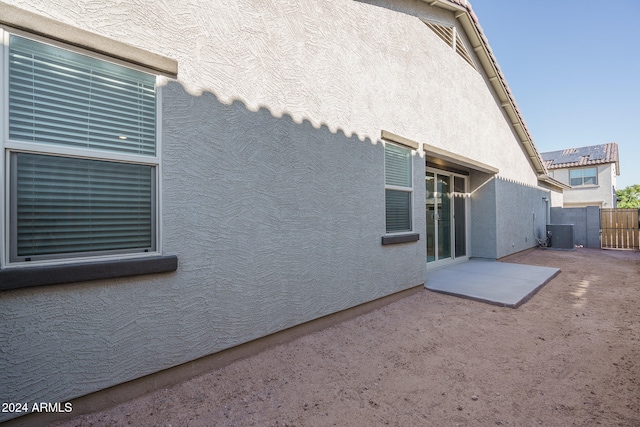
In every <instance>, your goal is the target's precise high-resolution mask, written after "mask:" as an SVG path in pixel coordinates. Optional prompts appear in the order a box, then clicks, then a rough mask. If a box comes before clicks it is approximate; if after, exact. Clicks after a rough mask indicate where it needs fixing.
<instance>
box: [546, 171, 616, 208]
mask: <svg viewBox="0 0 640 427" xmlns="http://www.w3.org/2000/svg"><path fill="white" fill-rule="evenodd" d="M587 168H596V169H597V170H598V184H597V185H584V186H574V187H572V188H571V189H570V190H565V191H564V205H565V206H566V207H580V206H588V205H589V206H600V207H603V208H612V207H614V206H613V200H614V197H615V192H614V187H615V185H616V183H615V178H616V174H615V163H609V164H605V165H593V166H581V167H579V168H567V169H555V170H554V171H553V172H554V177H555V179H557V180H558V181H560V182H562V183H565V184H569V183H570V179H569V171H570V170H571V169H587ZM605 203H606V205H605Z"/></svg>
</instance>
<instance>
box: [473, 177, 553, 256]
mask: <svg viewBox="0 0 640 427" xmlns="http://www.w3.org/2000/svg"><path fill="white" fill-rule="evenodd" d="M471 178H472V179H471V183H472V188H474V189H473V190H472V193H471V239H472V240H471V256H472V257H478V258H490V259H496V258H502V257H504V256H507V255H510V254H512V253H515V252H519V251H522V250H525V249H528V248H532V247H534V246H537V240H536V238H542V237H544V235H545V225H546V223H547V219H548V216H549V212H548V211H547V209H548V206H547V202H546V201H545V200H544V199H543V198H547V199H550V197H551V192H550V191H549V190H546V189H543V188H539V187H531V186H527V185H524V184H521V183H518V182H512V181H508V180H505V179H501V178H494V177H490V178H487V176H486V175H485V174H479V173H476V174H474V175H472V177H471Z"/></svg>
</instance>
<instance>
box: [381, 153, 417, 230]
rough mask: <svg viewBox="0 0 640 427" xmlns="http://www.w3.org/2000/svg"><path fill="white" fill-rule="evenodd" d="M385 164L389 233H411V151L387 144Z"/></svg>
mask: <svg viewBox="0 0 640 427" xmlns="http://www.w3.org/2000/svg"><path fill="white" fill-rule="evenodd" d="M384 162H385V163H384V165H385V205H386V227H387V233H397V232H404V231H411V230H412V215H411V204H412V197H413V179H412V173H411V150H409V149H407V148H404V147H399V146H397V145H393V144H390V143H386V144H385V148H384Z"/></svg>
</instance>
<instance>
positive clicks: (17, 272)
mask: <svg viewBox="0 0 640 427" xmlns="http://www.w3.org/2000/svg"><path fill="white" fill-rule="evenodd" d="M177 269H178V257H177V256H175V255H167V256H155V257H150V258H131V259H119V260H109V261H97V262H83V263H78V264H59V265H51V266H39V267H25V268H5V269H0V291H6V290H10V289H20V288H29V287H33V286H44V285H59V284H63V283H74V282H85V281H88V280H99V279H114V278H116V277H127V276H139V275H142V274H154V273H168V272H172V271H176V270H177Z"/></svg>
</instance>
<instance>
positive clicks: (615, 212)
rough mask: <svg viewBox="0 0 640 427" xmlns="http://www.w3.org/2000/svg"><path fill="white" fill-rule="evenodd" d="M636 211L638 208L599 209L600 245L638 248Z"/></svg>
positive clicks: (639, 238) (639, 236)
mask: <svg viewBox="0 0 640 427" xmlns="http://www.w3.org/2000/svg"><path fill="white" fill-rule="evenodd" d="M638 213H639V210H638V209H600V228H601V230H602V236H601V245H602V247H603V248H607V249H640V234H639V233H640V231H639V230H638V229H639V228H640V224H639V223H638Z"/></svg>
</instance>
